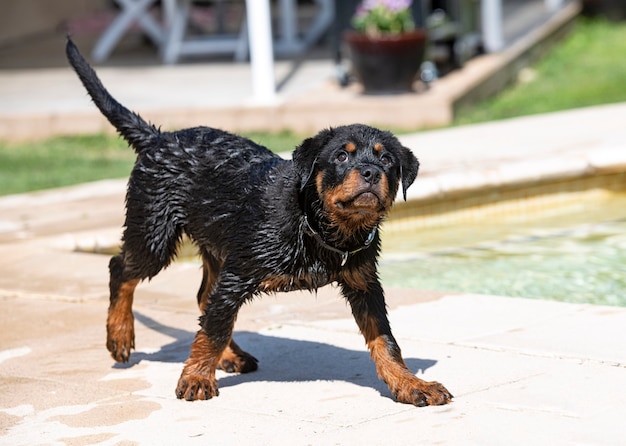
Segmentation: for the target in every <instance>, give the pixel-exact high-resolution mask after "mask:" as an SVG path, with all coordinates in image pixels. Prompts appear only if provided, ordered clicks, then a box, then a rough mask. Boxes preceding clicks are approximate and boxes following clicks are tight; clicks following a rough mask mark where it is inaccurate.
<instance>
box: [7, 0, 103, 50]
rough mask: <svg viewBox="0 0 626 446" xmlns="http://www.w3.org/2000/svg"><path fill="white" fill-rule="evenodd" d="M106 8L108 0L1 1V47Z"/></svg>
mask: <svg viewBox="0 0 626 446" xmlns="http://www.w3.org/2000/svg"><path fill="white" fill-rule="evenodd" d="M107 5H108V1H107V0H0V45H2V44H4V43H7V42H10V41H12V40H16V39H19V38H21V37H25V36H28V35H32V34H37V33H40V32H44V31H50V30H54V29H55V28H56V27H57V26H58V25H59V24H60V23H61V22H62V21H63V20H66V19H68V18H71V17H77V16H80V15H82V14H85V13H88V12H89V11H95V10H98V9H102V8H104V7H106V6H107Z"/></svg>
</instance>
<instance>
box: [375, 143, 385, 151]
mask: <svg viewBox="0 0 626 446" xmlns="http://www.w3.org/2000/svg"><path fill="white" fill-rule="evenodd" d="M374 150H376V152H378V153H380V152H382V151H383V145H382V144H381V143H379V142H377V143H376V144H374Z"/></svg>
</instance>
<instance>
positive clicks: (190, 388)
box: [176, 370, 219, 401]
mask: <svg viewBox="0 0 626 446" xmlns="http://www.w3.org/2000/svg"><path fill="white" fill-rule="evenodd" d="M218 395H219V391H218V390H217V379H215V377H209V376H207V375H205V374H202V373H197V372H187V371H186V370H183V373H182V375H181V376H180V379H179V380H178V385H177V386H176V398H178V399H179V400H180V399H185V400H187V401H194V400H210V399H211V398H213V397H214V396H218Z"/></svg>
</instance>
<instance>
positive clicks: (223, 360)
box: [198, 251, 259, 373]
mask: <svg viewBox="0 0 626 446" xmlns="http://www.w3.org/2000/svg"><path fill="white" fill-rule="evenodd" d="M221 269H222V262H221V261H220V260H219V259H217V258H216V257H215V256H214V255H212V254H209V253H207V252H204V251H203V252H202V283H201V284H200V289H199V290H198V307H200V313H202V314H206V310H207V307H208V305H210V299H209V296H210V294H211V292H212V291H213V288H214V287H215V283H216V282H217V279H218V277H219V273H220V270H221ZM258 362H259V361H258V360H257V359H256V358H255V357H254V356H252V355H251V354H249V353H247V352H245V351H243V350H242V349H241V347H239V346H238V345H237V343H236V342H235V341H233V339H232V337H231V339H230V342H229V343H228V346H227V347H226V349H224V351H223V353H222V355H221V357H220V360H219V363H218V367H219V368H220V369H222V370H224V371H225V372H229V373H233V372H234V373H248V372H253V371H255V370H256V369H257V368H258Z"/></svg>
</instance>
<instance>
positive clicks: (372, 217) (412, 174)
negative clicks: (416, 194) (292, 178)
mask: <svg viewBox="0 0 626 446" xmlns="http://www.w3.org/2000/svg"><path fill="white" fill-rule="evenodd" d="M293 161H294V163H295V166H296V169H297V171H298V174H299V175H300V181H301V189H304V188H307V187H309V188H312V187H313V186H314V187H315V191H316V193H317V195H318V197H319V201H320V202H321V204H322V206H323V211H324V213H325V214H326V215H327V216H328V218H329V220H330V221H331V223H333V224H334V225H337V226H339V227H340V228H345V229H347V230H354V229H356V228H359V227H368V226H369V227H372V226H374V225H375V224H377V223H378V222H380V220H381V218H382V217H383V216H384V215H385V214H387V212H388V211H389V209H390V208H391V205H392V204H393V201H394V199H395V197H396V194H397V192H398V188H399V186H400V184H402V192H403V196H404V199H405V200H406V190H407V188H408V187H409V186H410V185H411V184H412V183H413V181H414V180H415V178H416V176H417V170H418V167H419V163H418V161H417V158H415V156H414V155H413V153H412V152H411V151H410V150H409V149H407V148H406V147H403V146H402V144H400V142H399V141H398V140H397V139H396V138H395V137H394V136H393V135H392V134H391V133H390V132H386V131H381V130H378V129H375V128H372V127H368V126H365V125H360V124H353V125H349V126H342V127H336V128H331V129H328V130H323V131H321V132H320V133H318V134H317V135H316V136H314V137H312V138H309V139H306V140H305V141H304V142H303V143H302V144H301V145H300V146H299V147H298V148H296V150H295V151H294V153H293ZM348 228H352V229H348Z"/></svg>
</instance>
